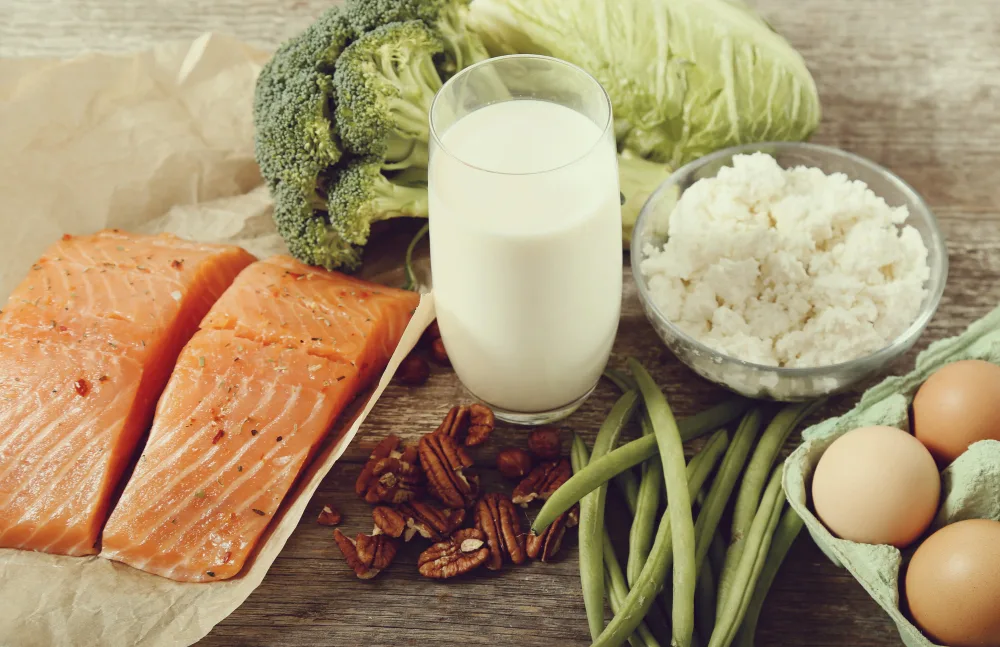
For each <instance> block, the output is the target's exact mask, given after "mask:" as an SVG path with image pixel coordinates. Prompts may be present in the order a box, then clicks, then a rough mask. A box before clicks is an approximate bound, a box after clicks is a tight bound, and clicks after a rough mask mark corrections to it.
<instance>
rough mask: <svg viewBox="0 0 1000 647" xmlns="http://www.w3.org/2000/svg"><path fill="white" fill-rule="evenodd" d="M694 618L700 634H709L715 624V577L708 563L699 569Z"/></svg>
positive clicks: (695, 589)
mask: <svg viewBox="0 0 1000 647" xmlns="http://www.w3.org/2000/svg"><path fill="white" fill-rule="evenodd" d="M694 620H695V623H694V624H695V628H697V629H698V634H699V635H702V636H709V635H711V634H712V627H713V626H715V578H714V577H713V576H712V569H711V568H710V567H709V565H708V564H707V563H706V564H705V565H704V566H702V567H701V570H700V571H698V582H697V583H696V584H695V588H694Z"/></svg>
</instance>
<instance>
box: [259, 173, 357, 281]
mask: <svg viewBox="0 0 1000 647" xmlns="http://www.w3.org/2000/svg"><path fill="white" fill-rule="evenodd" d="M271 193H272V195H273V197H274V222H275V225H276V226H277V228H278V234H279V235H281V237H282V238H283V239H284V240H285V243H286V244H287V245H288V251H289V252H291V254H292V256H294V257H295V258H297V259H299V260H300V261H302V262H304V263H309V264H310V265H319V266H321V267H325V268H327V269H330V270H333V269H338V268H339V269H345V270H349V271H353V270H356V269H358V267H360V266H361V252H362V250H361V248H360V247H356V246H354V245H351V244H350V243H348V242H346V241H345V240H344V239H343V238H341V236H340V234H338V233H337V232H336V231H335V230H334V229H333V227H331V226H330V220H329V217H328V216H327V214H326V204H325V203H324V202H322V201H321V200H320V199H319V198H318V197H317V191H316V190H315V188H309V187H302V186H300V185H297V184H294V183H281V184H279V185H278V186H277V187H275V188H274V189H272V191H271Z"/></svg>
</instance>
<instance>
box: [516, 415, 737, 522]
mask: <svg viewBox="0 0 1000 647" xmlns="http://www.w3.org/2000/svg"><path fill="white" fill-rule="evenodd" d="M749 405H750V401H749V400H745V399H743V398H734V399H730V400H727V401H725V402H722V403H720V404H717V405H715V406H714V407H712V408H710V409H706V410H705V411H702V412H701V413H698V414H695V415H693V416H691V417H689V418H685V419H684V420H681V421H680V422H679V423H678V424H677V426H678V428H679V429H680V430H681V437H682V438H683V439H684V440H685V441H688V440H691V439H693V438H698V437H699V436H702V435H704V434H706V433H708V432H710V431H715V430H716V429H718V428H719V427H721V426H723V425H725V424H726V423H728V422H732V421H733V420H735V419H736V418H738V417H739V416H741V415H742V414H743V412H744V411H746V410H747V408H748V407H749ZM656 454H657V444H656V437H655V436H643V437H641V438H637V439H636V440H633V441H632V442H629V443H625V444H624V445H622V446H621V447H618V448H617V449H614V450H612V451H611V452H609V453H608V454H607V455H606V456H602V457H600V458H594V459H593V460H591V462H590V463H589V464H588V465H587V467H586V469H583V470H580V472H579V473H577V474H574V475H573V476H572V477H571V478H570V479H569V480H568V481H566V482H565V483H563V485H562V487H560V488H559V489H558V490H556V491H555V492H554V493H553V494H552V496H551V497H549V500H548V501H546V502H545V505H543V506H542V509H541V510H540V511H539V512H538V516H537V517H535V521H534V523H533V524H532V525H531V528H532V530H533V531H534V532H535V533H536V534H538V533H541V531H543V530H545V529H546V528H547V527H548V526H549V524H551V523H552V522H553V521H554V520H555V518H556V517H558V516H559V515H561V514H562V513H564V512H566V511H567V510H569V509H570V508H572V507H573V506H574V505H576V503H578V502H579V501H580V499H582V498H583V497H584V496H585V495H586V494H588V493H589V492H592V491H594V489H596V488H597V487H598V486H600V485H603V484H604V483H607V482H608V481H609V480H610V479H611V478H613V477H614V476H615V475H617V474H620V473H622V472H623V471H625V470H627V469H630V468H632V467H635V466H636V465H638V464H639V463H641V462H643V461H644V460H646V459H648V458H651V457H653V456H656Z"/></svg>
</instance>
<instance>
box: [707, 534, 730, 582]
mask: <svg viewBox="0 0 1000 647" xmlns="http://www.w3.org/2000/svg"><path fill="white" fill-rule="evenodd" d="M725 563H726V541H725V540H724V539H723V538H722V535H720V534H719V533H715V536H714V537H712V542H711V543H710V544H709V545H708V565H709V566H711V567H712V577H713V578H714V579H715V581H716V582H718V581H719V576H720V575H722V566H723V565H724V564H725Z"/></svg>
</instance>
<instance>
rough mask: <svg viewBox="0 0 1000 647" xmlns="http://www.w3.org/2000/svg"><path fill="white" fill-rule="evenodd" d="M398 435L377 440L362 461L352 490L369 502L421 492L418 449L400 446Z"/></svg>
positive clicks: (396, 500)
mask: <svg viewBox="0 0 1000 647" xmlns="http://www.w3.org/2000/svg"><path fill="white" fill-rule="evenodd" d="M399 444H400V440H399V437H398V436H395V435H390V436H386V437H385V439H383V440H382V442H380V443H379V444H378V445H377V446H376V447H375V449H374V450H373V451H372V453H371V456H370V457H369V458H368V462H367V463H365V466H364V469H362V470H361V475H360V476H358V482H357V483H356V484H355V491H356V492H357V493H358V496H360V497H361V498H363V499H364V500H365V501H367V502H368V503H378V502H380V501H381V502H384V503H400V502H403V501H409V500H410V499H412V498H414V497H415V496H417V495H418V494H420V491H421V486H422V484H423V473H422V472H421V471H420V468H419V466H418V463H417V460H418V459H417V449H416V448H415V447H407V448H405V449H403V450H400V448H399Z"/></svg>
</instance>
